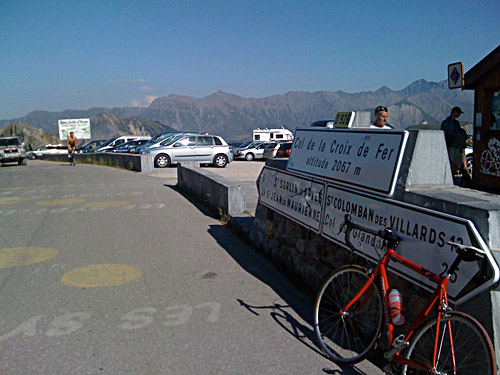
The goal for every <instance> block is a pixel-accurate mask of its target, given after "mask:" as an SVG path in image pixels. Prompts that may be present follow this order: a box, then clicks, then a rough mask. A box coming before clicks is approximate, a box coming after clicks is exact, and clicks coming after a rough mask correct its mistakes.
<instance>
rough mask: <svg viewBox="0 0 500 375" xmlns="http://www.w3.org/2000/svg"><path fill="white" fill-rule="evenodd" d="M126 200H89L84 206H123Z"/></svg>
mask: <svg viewBox="0 0 500 375" xmlns="http://www.w3.org/2000/svg"><path fill="white" fill-rule="evenodd" d="M127 204H128V202H127V201H104V202H91V203H87V204H86V205H85V206H86V207H92V208H94V207H95V208H108V207H120V206H125V205H127Z"/></svg>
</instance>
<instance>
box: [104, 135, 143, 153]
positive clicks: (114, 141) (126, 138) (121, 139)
mask: <svg viewBox="0 0 500 375" xmlns="http://www.w3.org/2000/svg"><path fill="white" fill-rule="evenodd" d="M136 139H151V137H150V136H149V135H120V136H117V137H113V138H111V139H108V140H107V141H106V142H104V143H103V144H102V145H100V146H99V148H97V149H96V150H95V152H104V151H106V150H108V149H110V148H114V147H118V146H119V145H121V144H123V143H127V142H130V141H134V140H136Z"/></svg>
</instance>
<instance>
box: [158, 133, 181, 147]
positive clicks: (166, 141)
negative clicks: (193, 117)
mask: <svg viewBox="0 0 500 375" xmlns="http://www.w3.org/2000/svg"><path fill="white" fill-rule="evenodd" d="M181 137H184V135H180V134H176V135H171V136H170V137H167V138H166V139H164V140H163V141H162V142H161V143H160V145H162V146H169V145H171V144H172V143H174V142H175V141H176V140H178V139H179V138H181Z"/></svg>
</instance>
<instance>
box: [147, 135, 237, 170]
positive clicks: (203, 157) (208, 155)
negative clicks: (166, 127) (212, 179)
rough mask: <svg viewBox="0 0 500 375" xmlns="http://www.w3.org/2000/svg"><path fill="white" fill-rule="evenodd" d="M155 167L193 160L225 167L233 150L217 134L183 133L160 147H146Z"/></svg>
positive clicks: (231, 157) (231, 156)
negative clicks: (183, 134)
mask: <svg viewBox="0 0 500 375" xmlns="http://www.w3.org/2000/svg"><path fill="white" fill-rule="evenodd" d="M144 154H146V155H151V157H152V158H153V162H154V166H155V167H156V168H165V167H168V166H170V165H172V164H176V163H178V162H182V161H195V162H200V163H207V164H213V165H214V166H216V167H218V168H223V167H225V166H226V165H227V164H228V163H230V162H231V161H232V160H233V150H232V148H231V147H230V146H229V145H228V144H227V143H226V141H225V140H224V139H223V138H222V137H219V136H217V135H185V136H182V137H180V138H178V139H176V140H175V141H174V142H171V143H170V144H168V145H165V146H162V147H156V148H151V149H148V150H146V151H145V152H144Z"/></svg>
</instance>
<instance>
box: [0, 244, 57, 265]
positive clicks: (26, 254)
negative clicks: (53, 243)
mask: <svg viewBox="0 0 500 375" xmlns="http://www.w3.org/2000/svg"><path fill="white" fill-rule="evenodd" d="M57 254H58V252H57V250H54V249H50V248H46V247H11V248H8V249H2V250H0V268H11V267H19V266H27V265H30V264H36V263H40V262H45V261H46V260H49V259H52V258H54V257H55V256H57Z"/></svg>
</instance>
